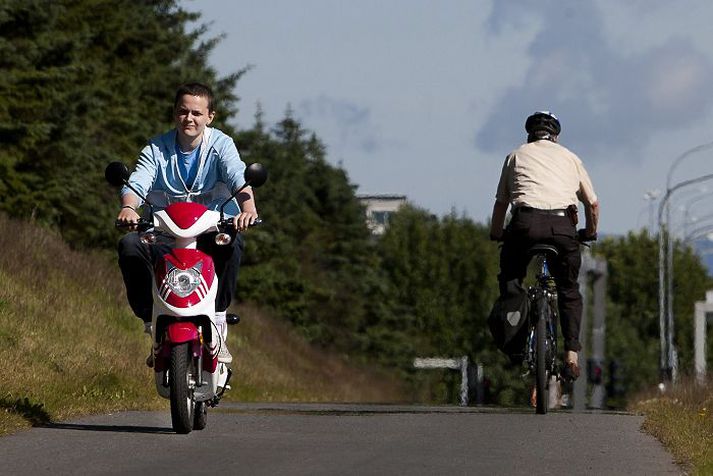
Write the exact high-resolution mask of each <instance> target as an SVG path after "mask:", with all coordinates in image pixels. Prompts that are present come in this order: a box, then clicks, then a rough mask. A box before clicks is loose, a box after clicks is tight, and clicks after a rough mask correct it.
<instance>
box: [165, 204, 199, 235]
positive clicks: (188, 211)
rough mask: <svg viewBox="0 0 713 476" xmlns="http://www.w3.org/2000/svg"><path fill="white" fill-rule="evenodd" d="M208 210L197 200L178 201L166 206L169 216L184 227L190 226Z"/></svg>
mask: <svg viewBox="0 0 713 476" xmlns="http://www.w3.org/2000/svg"><path fill="white" fill-rule="evenodd" d="M207 210H208V208H206V207H205V206H203V205H201V204H200V203H195V202H176V203H172V204H170V205H169V206H167V207H166V214H167V215H168V217H169V218H170V219H171V220H172V221H173V223H175V224H176V225H178V226H179V227H180V228H182V229H184V230H185V229H187V228H190V227H191V225H193V224H194V223H195V222H197V221H198V219H199V218H200V217H201V216H203V214H204V213H205V212H206V211H207Z"/></svg>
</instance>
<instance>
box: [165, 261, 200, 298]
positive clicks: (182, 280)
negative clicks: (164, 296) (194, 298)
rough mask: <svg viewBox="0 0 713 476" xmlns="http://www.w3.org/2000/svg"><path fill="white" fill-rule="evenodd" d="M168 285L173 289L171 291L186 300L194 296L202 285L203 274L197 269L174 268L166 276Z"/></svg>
mask: <svg viewBox="0 0 713 476" xmlns="http://www.w3.org/2000/svg"><path fill="white" fill-rule="evenodd" d="M166 284H168V287H169V288H171V291H173V292H174V293H176V294H177V295H178V296H179V297H182V298H184V297H186V296H189V295H191V294H193V291H195V290H196V288H197V287H198V286H199V285H200V284H201V273H200V271H199V270H197V269H196V268H190V269H178V268H174V269H173V270H171V272H169V273H168V275H167V276H166Z"/></svg>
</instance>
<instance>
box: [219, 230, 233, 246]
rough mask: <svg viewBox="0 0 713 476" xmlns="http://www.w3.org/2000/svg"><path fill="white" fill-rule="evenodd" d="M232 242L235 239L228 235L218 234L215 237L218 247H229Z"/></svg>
mask: <svg viewBox="0 0 713 476" xmlns="http://www.w3.org/2000/svg"><path fill="white" fill-rule="evenodd" d="M231 241H233V239H232V238H231V237H230V235H229V234H227V233H218V234H217V235H215V244H216V245H221V246H225V245H229V244H230V242H231Z"/></svg>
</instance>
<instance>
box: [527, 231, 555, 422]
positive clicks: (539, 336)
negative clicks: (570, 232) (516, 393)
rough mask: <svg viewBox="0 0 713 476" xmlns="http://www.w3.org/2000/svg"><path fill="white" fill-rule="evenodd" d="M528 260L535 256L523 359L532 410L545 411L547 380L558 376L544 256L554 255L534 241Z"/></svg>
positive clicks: (551, 295)
mask: <svg viewBox="0 0 713 476" xmlns="http://www.w3.org/2000/svg"><path fill="white" fill-rule="evenodd" d="M528 254H529V255H530V257H531V258H530V261H532V259H535V260H536V262H537V263H538V266H537V267H538V268H539V272H538V274H537V275H536V277H535V283H534V284H533V285H531V286H529V287H528V289H527V296H528V299H529V301H530V311H529V315H528V330H529V331H528V334H527V343H526V346H527V347H526V351H525V356H526V357H525V360H526V363H527V367H528V369H529V372H530V373H531V374H534V375H535V395H536V398H535V400H536V401H535V411H536V413H537V414H540V415H543V414H545V413H547V407H548V402H549V382H550V379H551V377H553V376H559V364H558V362H557V355H558V353H557V320H558V310H557V287H556V285H555V280H554V277H553V276H552V275H551V274H550V271H549V267H548V265H547V259H548V258H554V257H556V256H557V248H555V247H554V246H552V245H545V244H536V245H534V246H532V247H531V248H530V249H529V250H528Z"/></svg>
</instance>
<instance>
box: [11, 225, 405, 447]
mask: <svg viewBox="0 0 713 476" xmlns="http://www.w3.org/2000/svg"><path fill="white" fill-rule="evenodd" d="M0 250H2V253H1V254H0V362H2V363H0V381H2V393H1V394H0V409H1V410H2V411H0V434H4V433H8V432H12V431H15V430H17V429H20V428H27V427H29V426H31V425H36V424H42V423H47V422H49V421H59V420H63V419H67V418H70V417H74V416H77V415H84V414H91V413H102V412H110V411H119V410H128V409H166V408H167V407H168V402H167V401H166V400H163V399H161V398H159V397H158V396H157V395H156V391H155V389H154V386H153V376H152V371H151V370H150V369H148V368H146V366H145V365H144V364H143V361H144V359H145V357H146V354H147V352H148V349H149V343H148V340H147V339H146V337H145V336H144V335H143V326H142V325H141V323H140V321H139V320H138V319H136V318H135V317H134V316H133V315H132V314H131V311H130V309H129V307H128V305H127V304H126V301H125V297H124V290H123V285H122V283H121V278H120V273H119V270H118V267H117V266H116V264H115V263H116V261H115V258H114V257H113V255H112V254H110V253H105V254H98V253H80V252H76V251H72V250H70V249H69V247H67V246H66V245H65V244H64V243H63V242H62V241H61V240H60V239H59V238H58V237H57V236H55V235H53V234H52V233H50V232H48V231H47V230H43V229H41V228H38V227H36V226H34V225H32V224H28V223H23V222H17V221H14V220H9V219H8V218H6V217H5V216H4V215H0ZM240 311H242V314H243V316H244V319H243V320H244V322H243V323H241V324H240V325H238V326H237V327H233V329H232V332H231V337H230V339H229V343H230V344H231V346H232V349H233V354H234V356H235V359H236V360H235V364H234V370H236V372H235V374H234V377H233V379H234V380H233V388H234V391H233V392H232V397H231V398H232V399H239V400H251V401H258V400H271V401H276V400H282V401H296V400H301V401H330V400H331V401H336V400H347V401H381V402H383V401H397V400H401V398H400V395H401V394H402V393H401V390H400V388H399V387H398V385H396V384H394V383H393V379H387V378H383V377H380V376H378V375H377V374H376V373H375V372H370V371H364V370H361V371H360V370H355V369H353V368H352V367H350V366H349V365H348V364H347V363H345V362H344V361H343V360H342V359H339V358H337V357H336V356H330V355H326V354H322V353H320V352H318V351H316V350H314V349H312V348H311V347H310V346H309V345H307V344H306V343H305V342H304V340H303V339H301V338H300V337H299V336H297V335H296V334H295V332H294V331H292V330H291V329H290V328H288V327H287V326H285V325H282V324H281V323H280V322H278V321H276V320H275V319H273V318H270V317H267V316H264V315H262V314H261V313H260V312H259V310H257V309H254V308H250V307H248V308H245V309H241V310H240Z"/></svg>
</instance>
